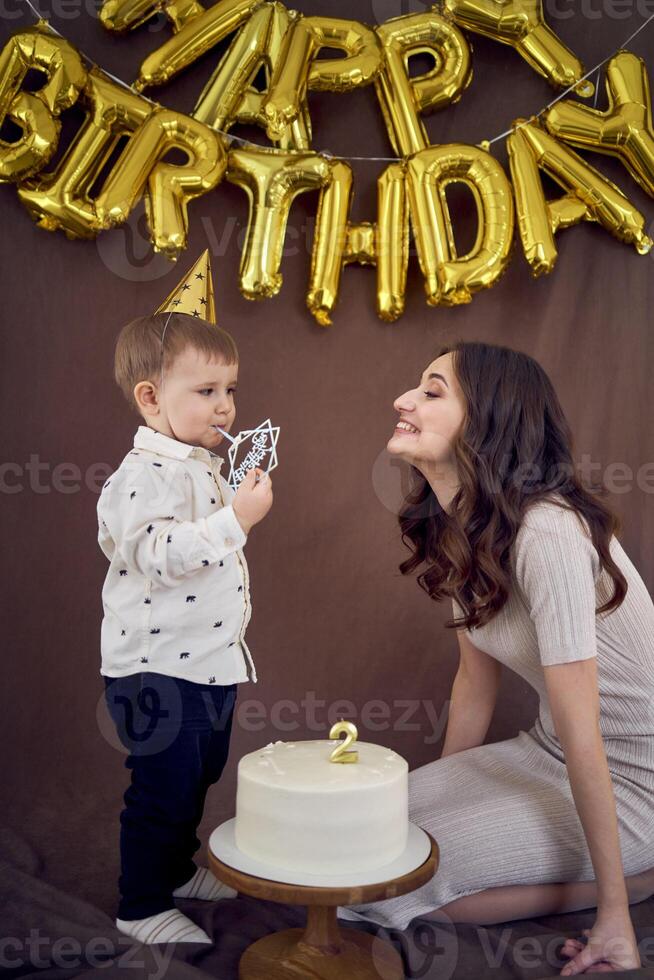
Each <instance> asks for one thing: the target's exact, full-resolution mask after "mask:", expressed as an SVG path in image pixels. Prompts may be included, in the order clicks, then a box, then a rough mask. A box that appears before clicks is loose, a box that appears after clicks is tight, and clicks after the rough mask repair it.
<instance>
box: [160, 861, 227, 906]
mask: <svg viewBox="0 0 654 980" xmlns="http://www.w3.org/2000/svg"><path fill="white" fill-rule="evenodd" d="M237 894H238V892H237V891H236V889H235V888H231V887H230V886H229V885H225V884H224V883H223V882H222V881H218V879H217V878H216V876H215V874H214V873H213V871H210V870H209V868H198V870H197V871H196V872H195V874H194V875H193V877H192V878H191V880H190V881H187V882H186V884H185V885H180V886H179V888H176V889H175V891H174V892H173V895H174V896H175V898H201V899H203V900H204V901H205V902H217V901H218V899H219V898H236V896H237Z"/></svg>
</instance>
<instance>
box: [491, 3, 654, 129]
mask: <svg viewBox="0 0 654 980" xmlns="http://www.w3.org/2000/svg"><path fill="white" fill-rule="evenodd" d="M652 20H654V14H650V15H649V17H648V18H647V20H646V21H644V23H642V24H641V25H640V27H639V28H638V29H637V30H635V31H634V32H633V34H630V35H629V37H628V38H627V39H626V41H623V42H622V44H619V45H618V46H617V48H616V49H615V51H612V52H611V54H609V55H607V56H606V58H604V59H603V60H602V61H599V62H598V63H597V64H596V65H595V66H594V67H593V68H591V69H590V71H587V72H586V74H585V75H582V77H581V78H580V79H579V80H578V81H576V82H573V84H572V85H569V86H568V87H567V88H566V89H565V90H564V91H563V92H561V94H560V95H557V96H556V97H555V98H553V99H552V101H551V102H548V103H547V105H546V106H545V107H544V108H543V109H541V110H540V112H538V113H536V115H535V116H532V117H531V118H532V119H537V118H538V117H539V116H542V115H543V113H544V112H547V110H548V109H550V108H551V107H552V106H553V105H556V103H557V102H560V101H561V99H563V98H565V96H566V95H568V93H569V92H572V90H573V89H576V88H577V87H578V86H579V85H580V84H581V83H582V82H584V81H585V80H586V79H587V78H588V77H589V76H590V75H592V74H593V73H594V72H597V73H598V74H597V78H598V80H599V71H600V69H601V67H602V65H605V64H606V62H607V61H610V60H611V58H612V57H613V55H614V54H617V52H618V51H620V50H621V49H622V48H626V46H627V45H628V44H629V43H630V41H633V39H634V38H635V37H636V35H637V34H640V32H641V31H643V30H644V29H645V28H646V27H647V25H648V24H649V23H650V22H651V21H652ZM595 104H597V89H596V90H595ZM529 121H530V120H529V119H527V120H526V121H525V122H523V123H519V124H518V125H517V126H512V127H511V129H507V130H505V131H504V132H503V133H500V134H499V136H494V137H493V139H492V140H486V143H487V144H488V145H489V146H490V145H491V143H496V142H497V141H498V140H501V139H504V137H505V136H510V135H511V133H515V132H517V130H518V129H522V127H523V126H526V125H527V124H528V123H529Z"/></svg>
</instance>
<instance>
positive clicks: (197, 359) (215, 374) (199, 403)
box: [146, 347, 238, 451]
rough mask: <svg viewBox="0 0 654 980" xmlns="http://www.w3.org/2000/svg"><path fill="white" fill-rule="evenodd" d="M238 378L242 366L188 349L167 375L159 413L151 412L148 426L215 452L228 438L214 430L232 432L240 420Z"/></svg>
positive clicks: (158, 402)
mask: <svg viewBox="0 0 654 980" xmlns="http://www.w3.org/2000/svg"><path fill="white" fill-rule="evenodd" d="M237 378H238V364H225V362H224V361H223V360H220V359H218V360H217V359H215V358H208V357H207V355H206V354H203V353H202V352H200V351H197V350H195V349H194V348H192V347H187V348H186V350H184V351H183V352H182V353H181V354H180V355H178V357H177V358H176V359H175V361H174V362H173V364H172V365H171V367H170V368H169V369H168V370H167V371H165V372H164V377H163V386H162V388H160V390H159V393H158V394H159V398H158V400H157V401H156V405H157V406H158V408H159V411H149V412H148V414H147V416H146V419H147V422H148V424H149V425H151V426H152V427H153V428H155V429H158V430H159V431H160V432H163V433H164V435H168V436H171V437H172V438H173V439H178V440H179V441H180V442H187V443H189V444H190V445H193V446H203V447H204V448H205V449H211V450H214V451H215V449H216V447H217V446H218V444H219V443H221V442H223V441H224V438H225V437H224V436H222V435H221V434H220V432H218V431H217V430H216V429H214V428H212V426H213V425H219V426H220V427H221V429H225V431H227V432H229V430H230V428H231V426H232V425H233V423H234V419H235V417H236V406H235V403H234V396H235V393H236V382H237ZM150 408H151V409H154V408H155V405H152V406H150Z"/></svg>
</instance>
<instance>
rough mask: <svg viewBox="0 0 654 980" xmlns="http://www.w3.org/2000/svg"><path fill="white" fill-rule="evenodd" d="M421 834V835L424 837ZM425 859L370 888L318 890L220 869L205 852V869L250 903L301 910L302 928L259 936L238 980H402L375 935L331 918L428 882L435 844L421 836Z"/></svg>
mask: <svg viewBox="0 0 654 980" xmlns="http://www.w3.org/2000/svg"><path fill="white" fill-rule="evenodd" d="M425 833H426V832H425ZM427 837H428V838H429V841H430V842H431V851H430V852H429V855H428V857H427V859H426V860H425V861H424V862H423V863H422V864H420V866H419V867H417V868H415V869H414V870H413V871H410V872H408V874H404V875H402V876H401V877H397V878H393V879H390V880H388V881H381V882H377V883H375V884H371V885H357V886H348V887H337V888H329V887H327V888H324V887H318V886H315V885H293V884H287V883H285V882H282V881H272V880H270V879H268V878H258V877H255V876H254V875H252V874H248V873H246V872H244V871H239V870H238V869H237V868H234V867H231V866H230V865H229V864H225V863H224V862H223V861H221V860H220V858H219V857H217V855H216V854H214V853H213V851H212V850H211V846H210V847H209V849H208V857H209V866H210V867H211V869H212V871H213V872H214V874H215V875H216V877H217V878H219V879H220V880H221V881H224V882H225V884H227V885H231V887H232V888H236V890H237V891H239V892H242V893H243V894H245V895H251V896H252V897H253V898H263V899H266V900H269V901H272V902H284V903H287V904H289V905H305V906H306V908H307V924H306V928H305V929H284V930H282V931H281V932H275V933H272V935H270V936H264V937H263V938H262V939H259V940H258V941H257V942H255V943H253V944H252V945H251V946H250V947H249V948H248V949H246V951H245V952H244V953H243V955H242V957H241V960H240V962H239V972H238V975H239V978H240V980H404V970H403V968H402V959H401V957H400V955H399V953H398V952H397V950H395V948H394V947H393V946H392V945H391V944H390V943H389V942H387V941H386V940H385V939H382V938H381V937H378V936H371V935H370V934H369V933H367V932H360V931H358V930H356V929H347V930H344V931H343V932H341V930H340V928H339V925H338V921H337V918H336V907H337V906H339V905H360V904H362V903H364V902H377V901H380V900H382V899H385V898H394V897H395V896H396V895H404V894H406V892H411V891H413V890H414V889H416V888H419V887H420V886H421V885H424V884H425V883H426V882H427V881H429V880H430V879H431V878H432V877H433V875H434V874H435V872H436V869H437V867H438V858H439V852H438V844H437V843H436V841H435V840H434V838H433V837H432V836H431V835H430V834H427Z"/></svg>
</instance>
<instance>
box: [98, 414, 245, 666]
mask: <svg viewBox="0 0 654 980" xmlns="http://www.w3.org/2000/svg"><path fill="white" fill-rule="evenodd" d="M222 463H223V460H222V459H221V457H220V456H217V455H216V454H215V453H212V452H210V451H209V450H208V449H204V448H203V447H200V446H192V445H189V444H187V443H185V442H180V441H179V440H177V439H172V438H171V437H170V436H166V435H164V434H163V433H161V432H157V431H156V430H155V429H151V428H150V427H149V426H147V425H140V426H139V427H138V429H137V431H136V435H135V436H134V448H133V449H132V450H131V451H130V452H129V453H127V455H126V456H125V458H124V460H123V461H122V463H121V464H120V466H119V467H118V469H117V470H116V471H115V472H114V473H112V475H111V476H110V477H109V479H108V480H107V481H106V483H105V484H104V487H103V488H102V491H101V493H100V497H99V499H98V505H97V511H98V543H99V545H100V547H101V548H102V551H103V552H104V554H105V555H106V556H107V558H108V559H109V562H110V564H109V570H108V572H107V577H106V579H105V582H104V586H103V589H102V604H103V607H104V618H103V620H102V630H101V652H102V666H101V669H100V673H101V674H104V675H106V676H108V677H124V676H126V675H128V674H135V673H138V672H140V671H155V672H156V673H159V674H167V675H169V676H172V677H183V678H185V679H186V680H190V681H195V682H196V683H199V684H233V683H240V682H242V681H247V680H252V681H253V682H254V683H256V682H257V674H256V670H255V666H254V663H253V661H252V657H251V655H250V651H249V650H248V648H247V645H246V643H245V639H244V634H245V628H246V626H247V624H248V622H249V620H250V616H251V612H252V607H251V603H250V590H249V575H248V568H247V564H246V561H245V556H244V555H243V551H242V548H243V545H244V544H245V542H246V540H247V537H246V535H245V533H244V531H243V529H242V527H241V525H240V524H239V522H238V520H237V518H236V515H235V514H234V510H233V507H232V505H231V501H232V499H233V497H234V492H233V491H232V490H231V488H230V487H229V486H228V484H227V482H226V481H225V480H224V479H223V477H222V476H221V475H220V468H221V466H222ZM248 667H249V670H248Z"/></svg>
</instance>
